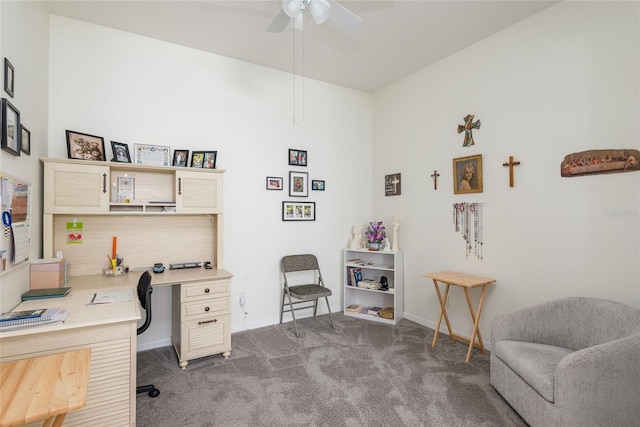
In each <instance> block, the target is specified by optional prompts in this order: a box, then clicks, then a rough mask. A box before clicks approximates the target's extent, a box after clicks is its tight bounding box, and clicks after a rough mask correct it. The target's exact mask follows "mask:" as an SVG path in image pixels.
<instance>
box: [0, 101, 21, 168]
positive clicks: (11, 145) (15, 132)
mask: <svg viewBox="0 0 640 427" xmlns="http://www.w3.org/2000/svg"><path fill="white" fill-rule="evenodd" d="M20 130H21V128H20V111H18V109H17V108H16V107H14V106H13V104H11V103H10V102H9V100H8V99H6V98H2V149H3V150H5V151H8V152H9V153H11V154H13V155H14V156H19V155H20V144H21V142H22V141H21V138H20Z"/></svg>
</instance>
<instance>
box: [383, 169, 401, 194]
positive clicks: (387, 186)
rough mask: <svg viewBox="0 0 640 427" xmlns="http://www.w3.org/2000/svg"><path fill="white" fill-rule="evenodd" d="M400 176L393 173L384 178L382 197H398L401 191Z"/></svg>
mask: <svg viewBox="0 0 640 427" xmlns="http://www.w3.org/2000/svg"><path fill="white" fill-rule="evenodd" d="M401 175H402V174H399V173H394V174H391V175H385V176H384V195H385V196H399V195H400V193H401V191H400V189H401V187H400V177H401Z"/></svg>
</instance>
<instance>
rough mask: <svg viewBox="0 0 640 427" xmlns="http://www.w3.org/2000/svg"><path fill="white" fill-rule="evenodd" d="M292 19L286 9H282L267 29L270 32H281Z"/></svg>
mask: <svg viewBox="0 0 640 427" xmlns="http://www.w3.org/2000/svg"><path fill="white" fill-rule="evenodd" d="M290 21H291V18H290V17H289V16H288V15H287V14H286V13H284V10H282V9H280V12H279V13H278V14H277V15H276V17H275V18H273V21H271V24H269V26H268V27H267V31H269V32H270V33H281V32H283V31H284V29H285V28H287V25H289V22H290Z"/></svg>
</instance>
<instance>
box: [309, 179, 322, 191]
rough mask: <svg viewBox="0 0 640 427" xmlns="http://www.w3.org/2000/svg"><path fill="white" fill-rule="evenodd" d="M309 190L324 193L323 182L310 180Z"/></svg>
mask: <svg viewBox="0 0 640 427" xmlns="http://www.w3.org/2000/svg"><path fill="white" fill-rule="evenodd" d="M311 189H312V190H315V191H324V181H320V180H319V179H312V180H311Z"/></svg>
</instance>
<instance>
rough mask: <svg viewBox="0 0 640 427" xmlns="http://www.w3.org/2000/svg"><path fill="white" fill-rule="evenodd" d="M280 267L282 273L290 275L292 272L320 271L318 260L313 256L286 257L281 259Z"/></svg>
mask: <svg viewBox="0 0 640 427" xmlns="http://www.w3.org/2000/svg"><path fill="white" fill-rule="evenodd" d="M280 264H281V265H282V272H283V273H290V272H293V271H305V270H320V268H319V267H318V259H317V258H316V256H315V255H311V254H304V255H287V256H285V257H282V261H281V262H280Z"/></svg>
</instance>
